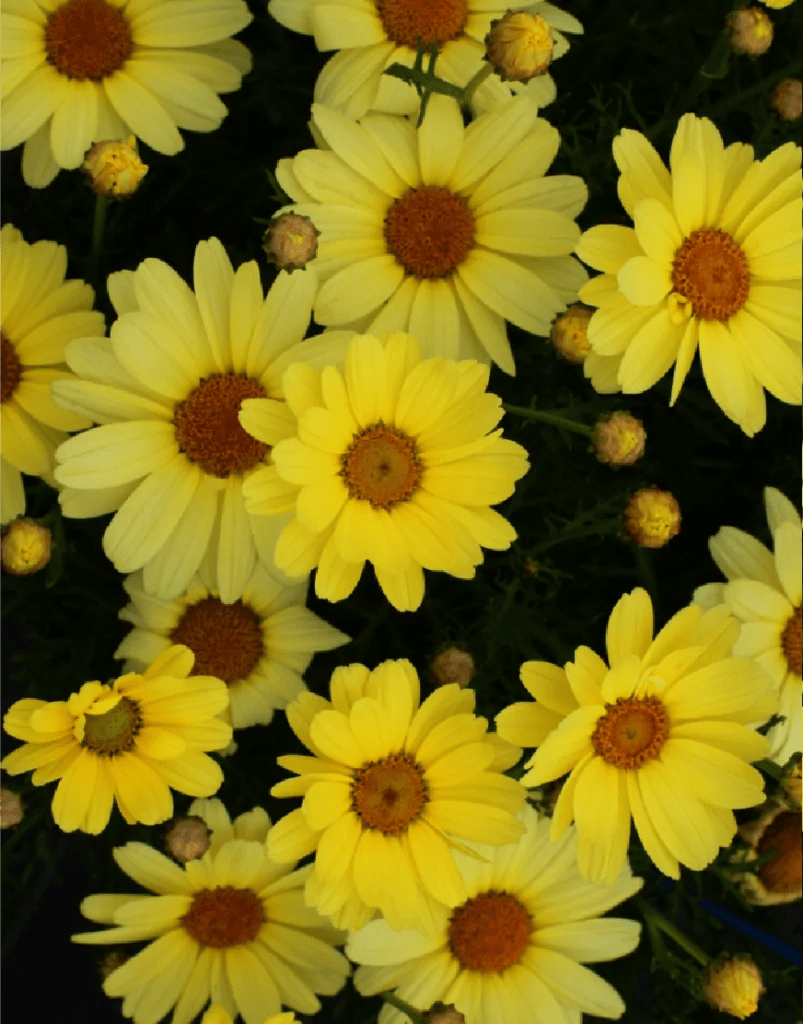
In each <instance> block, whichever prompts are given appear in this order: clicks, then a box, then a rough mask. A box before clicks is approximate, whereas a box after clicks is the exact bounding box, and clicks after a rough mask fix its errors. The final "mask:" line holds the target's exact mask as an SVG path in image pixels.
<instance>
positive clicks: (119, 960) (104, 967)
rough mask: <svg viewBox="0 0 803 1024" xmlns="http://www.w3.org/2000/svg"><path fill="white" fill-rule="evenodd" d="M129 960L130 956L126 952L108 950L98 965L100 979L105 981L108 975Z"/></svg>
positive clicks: (122, 950)
mask: <svg viewBox="0 0 803 1024" xmlns="http://www.w3.org/2000/svg"><path fill="white" fill-rule="evenodd" d="M130 959H131V954H130V953H128V952H126V950H124V949H110V950H109V951H108V953H106V955H105V956H104V957H103V959H102V960H101V961H100V963H99V964H98V970H99V971H100V976H101V978H103V980H104V981H105V980H106V979H107V978H108V977H109V975H110V974H112V973H113V972H114V971H116V970H117V968H118V967H122V966H123V964H124V963H126V962H127V961H128V960H130Z"/></svg>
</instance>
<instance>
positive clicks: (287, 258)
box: [262, 213, 320, 274]
mask: <svg viewBox="0 0 803 1024" xmlns="http://www.w3.org/2000/svg"><path fill="white" fill-rule="evenodd" d="M319 234H320V231H319V230H318V229H317V228H316V227H315V225H314V224H313V223H312V221H311V220H310V219H309V217H303V216H302V215H301V214H300V213H280V214H278V215H277V216H275V217H274V218H273V220H272V221H271V222H270V226H269V228H268V230H267V231H266V232H265V241H264V243H263V245H262V248H263V249H264V250H265V253H266V254H267V257H268V259H269V260H270V262H271V263H275V264H276V266H277V267H278V268H279V270H286V271H288V272H289V273H291V274H292V272H293V271H294V270H302V269H303V268H304V267H305V266H306V265H307V264H308V263H309V261H310V260H312V259H315V256H316V254H317V252H318V235H319Z"/></svg>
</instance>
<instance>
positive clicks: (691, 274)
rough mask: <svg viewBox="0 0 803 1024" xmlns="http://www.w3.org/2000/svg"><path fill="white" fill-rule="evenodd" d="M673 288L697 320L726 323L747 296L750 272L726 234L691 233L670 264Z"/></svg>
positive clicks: (741, 255)
mask: <svg viewBox="0 0 803 1024" xmlns="http://www.w3.org/2000/svg"><path fill="white" fill-rule="evenodd" d="M672 288H673V290H674V291H675V292H677V293H678V294H679V295H681V296H682V297H683V298H684V299H686V300H688V301H689V302H690V303H691V306H692V309H693V311H694V315H695V316H696V317H697V318H698V319H700V320H728V319H729V318H730V317H732V316H733V315H734V313H737V312H738V311H739V310H740V309H741V308H742V306H743V305H744V304H745V302H746V301H747V297H748V295H749V294H750V269H749V267H748V265H747V257H746V256H745V254H744V252H743V251H742V249H741V247H740V246H739V245H737V244H736V242H734V240H733V239H732V238H731V236H730V235H729V234H727V233H726V232H725V231H717V230H715V229H711V228H704V229H703V230H701V231H692V233H691V234H690V235H689V237H688V238H687V239H686V240H685V241H684V242H683V245H681V247H680V248H679V249H678V250H677V252H676V253H675V258H674V259H673V261H672Z"/></svg>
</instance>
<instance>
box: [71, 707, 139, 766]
mask: <svg viewBox="0 0 803 1024" xmlns="http://www.w3.org/2000/svg"><path fill="white" fill-rule="evenodd" d="M141 725H142V716H141V715H140V713H139V704H138V703H137V702H136V701H134V700H129V698H128V697H121V698H120V700H119V701H118V702H117V703H116V704H115V705H114V707H113V708H111V709H110V710H109V711H106V712H104V714H102V715H93V714H90V713H89V712H87V713H86V714H85V715H84V738H83V740H82V741H81V746H83V747H89V749H90V750H92V751H93V752H94V753H95V754H108V755H109V756H110V757H114V755H115V754H120V753H122V752H123V751H126V750H131V749H132V748H133V746H134V737H135V736H136V735H137V733H138V732H139V729H140V726H141Z"/></svg>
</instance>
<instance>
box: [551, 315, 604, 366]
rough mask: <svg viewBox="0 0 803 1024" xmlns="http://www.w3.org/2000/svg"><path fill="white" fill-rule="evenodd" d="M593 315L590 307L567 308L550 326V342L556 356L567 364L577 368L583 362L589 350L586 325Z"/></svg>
mask: <svg viewBox="0 0 803 1024" xmlns="http://www.w3.org/2000/svg"><path fill="white" fill-rule="evenodd" d="M593 315H594V310H593V309H591V307H590V306H583V305H581V304H578V305H576V306H569V308H568V309H567V310H566V311H565V312H563V313H561V314H560V316H559V317H558V318H557V319H556V320H555V322H554V323H553V324H552V330H551V331H550V332H549V338H550V341H551V342H552V344H553V345H554V346H555V351H556V352H557V353H558V355H559V356H562V357H563V358H564V359H565V360H566V361H567V362H569V363H575V364H576V365H578V366H579V365H580V363H584V362H585V358H586V356H587V355H588V353H589V349H590V346H589V344H588V323H589V321H590V320H591V317H592V316H593Z"/></svg>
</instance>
